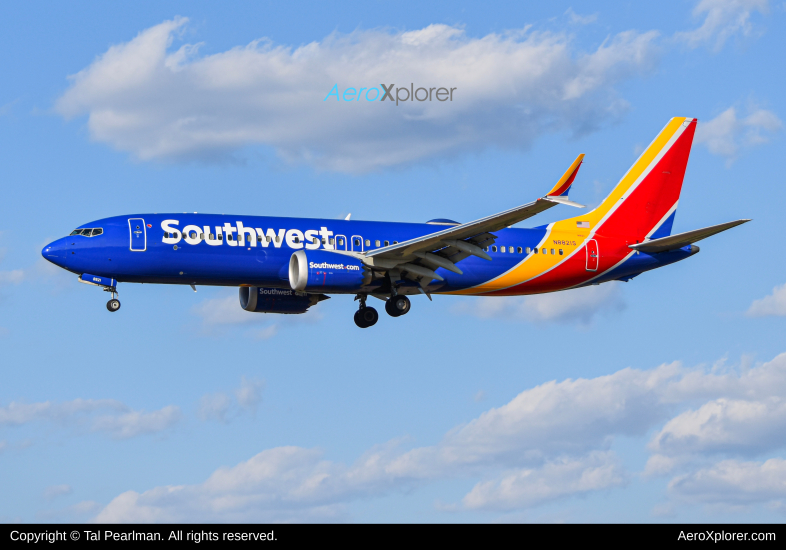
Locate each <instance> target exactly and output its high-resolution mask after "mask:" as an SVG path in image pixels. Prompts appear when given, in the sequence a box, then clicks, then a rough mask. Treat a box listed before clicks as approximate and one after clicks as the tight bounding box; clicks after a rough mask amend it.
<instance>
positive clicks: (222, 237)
mask: <svg viewBox="0 0 786 550" xmlns="http://www.w3.org/2000/svg"><path fill="white" fill-rule="evenodd" d="M218 240H219V241H223V240H224V234H223V233H219V234H218Z"/></svg>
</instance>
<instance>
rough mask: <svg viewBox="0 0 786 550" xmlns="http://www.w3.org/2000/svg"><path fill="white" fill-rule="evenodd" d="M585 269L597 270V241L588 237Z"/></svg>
mask: <svg viewBox="0 0 786 550" xmlns="http://www.w3.org/2000/svg"><path fill="white" fill-rule="evenodd" d="M586 250H587V271H597V270H598V241H596V240H595V239H590V240H589V241H587V246H586Z"/></svg>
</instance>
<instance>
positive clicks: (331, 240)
mask: <svg viewBox="0 0 786 550" xmlns="http://www.w3.org/2000/svg"><path fill="white" fill-rule="evenodd" d="M322 242H323V243H324V242H325V241H322ZM328 242H329V243H330V244H333V239H328Z"/></svg>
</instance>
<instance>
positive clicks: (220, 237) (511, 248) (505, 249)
mask: <svg viewBox="0 0 786 550" xmlns="http://www.w3.org/2000/svg"><path fill="white" fill-rule="evenodd" d="M91 231H92V235H93V236H95V235H100V234H101V233H102V232H103V230H102V229H101V228H98V229H77V230H75V231H74V232H73V233H71V235H79V234H81V235H86V234H87V235H88V236H90V232H91ZM96 231H97V233H96ZM85 232H88V233H85ZM164 237H167V238H170V239H171V238H174V237H175V234H174V233H164ZM188 237H189V238H191V239H196V237H197V234H196V233H195V232H192V233H190V234H189V235H188ZM199 238H200V239H202V240H204V238H205V234H204V233H200V234H199ZM208 238H209V239H210V240H214V239H215V235H213V233H210V235H209V236H208ZM223 239H224V235H223V234H222V233H219V234H218V240H219V241H221V240H223ZM275 239H276V242H277V243H278V242H281V238H280V237H279V236H276V237H275ZM227 240H228V241H234V240H236V239H235V238H234V235H232V234H231V233H230V234H229V235H227ZM237 240H238V241H240V242H242V241H243V239H237ZM265 240H267V242H271V241H272V240H273V238H272V237H270V235H268V236H267V237H265ZM320 240H321V241H322V244H327V243H326V241H327V242H329V243H330V245H331V246H333V245H334V244H335V241H338V246H344V238H342V237H338V239H324V238H323V239H318V238H316V237H314V238H313V239H311V242H312V243H313V244H317V242H319V241H320ZM257 241H258V242H262V237H261V236H257ZM294 242H296V243H299V242H300V238H299V237H295V239H294ZM382 242H384V243H385V244H384V246H390V241H379V240H375V241H374V245H375V246H376V247H377V248H379V247H380V246H382V244H381V243H382ZM352 244H353V245H354V246H356V247H360V244H361V239H355V238H353V243H352ZM393 244H398V241H393ZM365 245H366V246H371V240H370V239H365ZM489 248H491V251H492V252H497V249H498V248H499V252H502V253H503V254H505V253H506V252H508V253H510V254H523V253H524V250H525V249H524V248H522V247H520V246H519V247H514V246H500V247H497V246H496V245H494V246H491V247H488V246H487V247H486V248H484V249H483V250H485V251H486V252H488V251H489ZM549 250H550V251H551V254H552V255H556V254H559V255H560V256H562V255H563V254H564V251H563V249H561V248H559V249H554V248H551V249H546V248H544V249H542V252H540V253H541V254H548V253H549ZM538 252H539V249H537V248H530V247H527V248H526V253H527V254H538Z"/></svg>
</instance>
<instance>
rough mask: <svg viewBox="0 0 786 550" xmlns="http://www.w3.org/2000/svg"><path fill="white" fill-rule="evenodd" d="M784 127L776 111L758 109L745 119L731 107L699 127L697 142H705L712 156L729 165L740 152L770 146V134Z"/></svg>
mask: <svg viewBox="0 0 786 550" xmlns="http://www.w3.org/2000/svg"><path fill="white" fill-rule="evenodd" d="M782 127H783V123H782V122H781V120H780V119H779V118H778V117H777V116H776V115H775V113H773V112H772V111H766V110H764V109H757V110H755V111H753V112H752V113H751V114H750V115H748V116H747V117H744V118H738V117H737V110H736V109H735V108H734V107H729V108H728V109H726V110H725V111H723V112H722V113H721V114H719V115H718V116H716V117H715V118H713V119H712V120H710V121H708V122H703V123H701V124H699V125H698V126H697V127H696V138H695V139H696V143H703V144H704V145H705V146H706V147H707V149H709V151H710V153H712V154H714V155H720V156H723V157H726V158H727V159H728V161H729V162H731V161H732V160H734V158H735V157H736V156H737V154H738V153H739V151H740V149H742V148H748V147H753V146H756V145H761V144H763V143H767V142H768V141H769V140H770V135H771V134H773V133H775V132H777V131H779V130H780V129H781V128H782Z"/></svg>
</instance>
